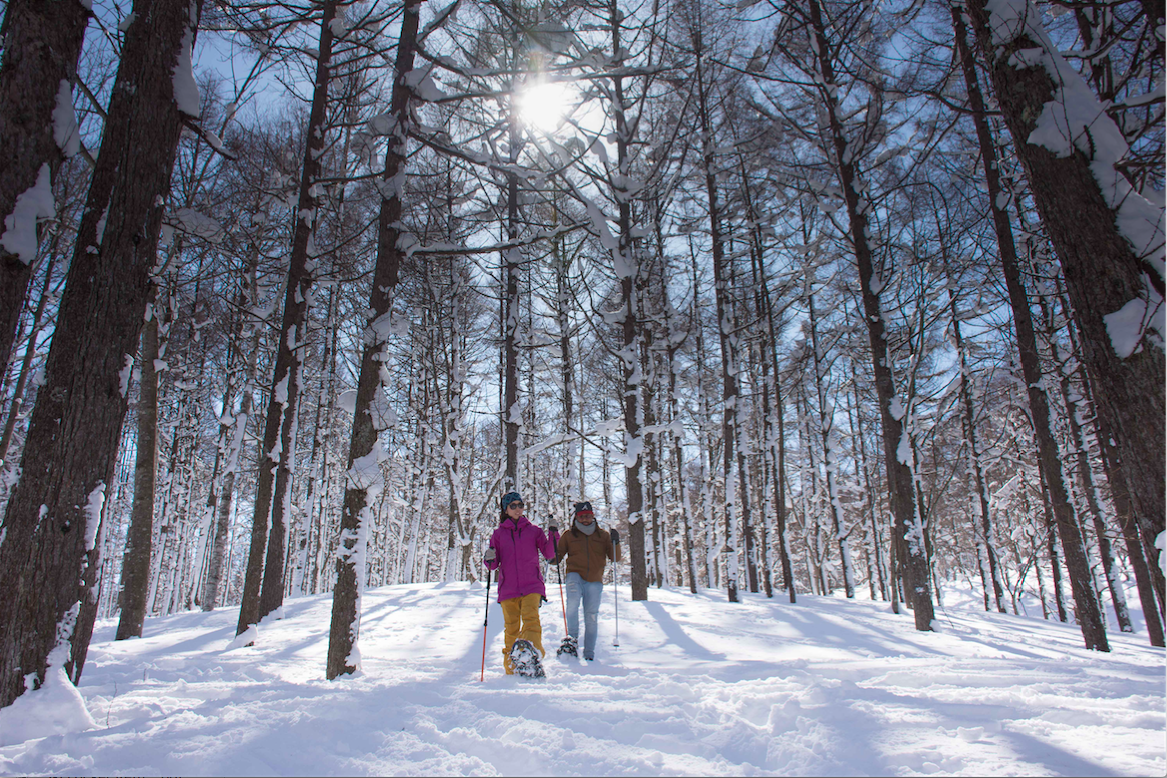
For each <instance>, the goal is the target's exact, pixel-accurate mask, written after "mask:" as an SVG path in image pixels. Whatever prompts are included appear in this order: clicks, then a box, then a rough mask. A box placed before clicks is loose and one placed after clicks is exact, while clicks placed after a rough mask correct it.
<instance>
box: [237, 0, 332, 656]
mask: <svg viewBox="0 0 1167 778" xmlns="http://www.w3.org/2000/svg"><path fill="white" fill-rule="evenodd" d="M336 8H337V0H325V2H323V3H322V5H321V18H320V43H319V55H318V56H317V58H316V77H315V82H314V85H313V90H312V108H311V110H310V112H309V114H308V126H307V130H306V132H305V138H306V139H307V142H306V143H305V147H304V158H303V163H302V165H303V166H302V169H301V174H300V193H299V199H298V201H297V205H296V213H295V225H296V226H295V229H294V232H293V233H292V251H291V256H290V258H289V261H288V281H287V288H286V290H285V293H284V314H283V321H282V322H281V325H280V339H279V345H278V347H277V350H276V361H275V370H274V372H273V375H272V383H271V393H270V395H269V397H268V406H267V418H266V422H265V425H264V433H263V451H262V452H260V466H259V474H258V478H257V484H256V490H255V510H254V513H253V514H252V524H251V546H250V550H249V552H248V555H247V574H246V577H245V578H244V583H243V599H242V601H241V602H240V604H239V623H238V624H237V626H236V631H235V634H237V635H242V634H243V633H244V632H245V631H247V629H248V628H249V627H250V626H251V625H253V624H258V623H259V621H260V620H261V619H263V617H264V616H266V615H268V614H269V613H271V612H273V611H274V610H276V609H277V608H279V607H280V606H281V605H282V604H283V601H284V555H285V548H284V540H285V536H286V533H287V516H286V514H287V511H288V509H289V500H290V491H291V482H292V472H293V466H294V463H295V455H296V434H295V433H296V419H297V408H298V400H299V394H300V369H301V367H302V365H303V345H304V343H305V341H306V340H307V335H308V331H307V326H306V320H307V316H308V306H309V303H310V299H311V298H310V296H311V289H312V280H313V278H312V274H313V272H314V271H315V269H316V260H315V258H314V257H309V256H308V247H309V241H310V238H311V237H312V233H313V231H314V229H315V222H316V209H317V205H318V203H317V195H316V192H317V189H318V185H317V183H316V182H317V181H318V180H319V179H320V171H321V162H320V160H321V157H322V155H323V151H324V141H325V122H326V115H325V114H326V108H327V104H328V85H329V80H330V78H331V72H332V71H331V66H330V63H329V61H330V59H331V57H332V43H333V39H334V38H333V32H332V21H333V19H335V18H336ZM269 520H270V533H269V529H268V527H269ZM265 552H266V554H265ZM265 556H266V560H265ZM261 587H262V590H261Z"/></svg>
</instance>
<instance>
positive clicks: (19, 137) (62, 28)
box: [0, 0, 92, 367]
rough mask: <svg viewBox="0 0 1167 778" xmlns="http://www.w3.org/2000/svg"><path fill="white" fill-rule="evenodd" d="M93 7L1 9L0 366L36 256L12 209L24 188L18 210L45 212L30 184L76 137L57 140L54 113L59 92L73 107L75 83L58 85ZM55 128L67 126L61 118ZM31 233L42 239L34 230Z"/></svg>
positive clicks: (16, 1) (17, 0)
mask: <svg viewBox="0 0 1167 778" xmlns="http://www.w3.org/2000/svg"><path fill="white" fill-rule="evenodd" d="M91 14H92V11H90V10H89V9H88V8H87V7H86V4H85V3H79V2H64V3H46V2H43V0H11V1H10V2H9V3H8V8H7V10H6V12H5V14H4V25H3V29H2V30H0V34H2V35H3V36H4V38H5V45H4V61H3V62H0V367H3V366H4V365H7V364H8V360H9V358H10V356H11V354H12V345H13V338H14V336H15V333H16V328H17V323H18V322H19V320H20V311H21V309H22V308H23V307H24V298H25V295H27V294H28V284H29V281H30V280H31V279H32V263H33V260H34V259H36V251H35V243H34V245H29V244H28V243H27V241H18V240H17V239H16V231H15V230H14V229H13V228H14V227H16V226H17V220H18V219H20V217H19V215H18V214H16V213H14V211H15V210H16V206H17V203H18V201H19V200H20V199H21V197H22V195H25V193H29V195H28V197H27V198H26V199H25V200H24V202H23V203H21V210H22V211H26V210H41V213H42V214H44V211H43V204H42V208H41V209H37V208H35V206H34V205H33V203H32V200H33V196H32V194H31V191H30V190H32V189H33V188H34V187H35V186H36V185H37V181H38V179H39V178H40V177H41V176H42V175H44V176H45V181H44V183H47V184H49V186H50V187H51V184H52V181H53V179H54V178H55V177H56V174H57V169H58V168H59V167H60V166H61V162H62V161H63V160H64V159H65V148H64V147H62V146H61V144H62V143H64V144H65V146H66V147H67V146H68V144H69V142H70V141H72V142H73V143H76V142H77V141H78V140H79V138H71V139H70V138H65V137H62V138H60V139H58V138H57V137H56V134H57V129H58V123H57V122H56V121H54V115H53V114H54V111H55V110H56V109H57V107H58V95H62V94H63V93H65V92H68V95H69V106H68V108H69V111H72V110H73V102H72V90H71V88H70V89H67V90H66V89H62V87H63V86H65V87H68V86H69V85H70V84H72V82H73V81H75V80H76V78H77V58H78V57H79V56H80V55H81V43H82V41H83V40H84V38H85V27H86V26H87V25H88V24H89V17H90V15H91ZM63 107H64V106H62V108H63ZM60 129H61V130H62V131H64V130H65V129H66V127H65V125H64V124H61V125H60ZM74 132H76V129H75V128H74ZM62 134H63V133H62ZM42 171H43V173H42ZM49 195H50V196H51V188H50V190H49ZM10 219H11V221H9V220H10ZM28 226H30V227H35V225H31V224H30V225H28ZM35 237H36V238H37V239H39V237H40V231H39V230H37V231H36V235H35ZM21 243H23V244H24V245H23V246H22V245H18V244H21ZM30 252H31V253H30Z"/></svg>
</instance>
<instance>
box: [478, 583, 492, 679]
mask: <svg viewBox="0 0 1167 778" xmlns="http://www.w3.org/2000/svg"><path fill="white" fill-rule="evenodd" d="M490 572H491V571H490V570H489V569H487V571H486V615H484V616H483V617H482V670H481V671H480V672H479V673H478V680H479V681H485V680H486V624H487V622H488V621H489V620H490Z"/></svg>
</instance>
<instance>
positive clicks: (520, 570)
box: [486, 516, 559, 602]
mask: <svg viewBox="0 0 1167 778" xmlns="http://www.w3.org/2000/svg"><path fill="white" fill-rule="evenodd" d="M557 542H559V533H557V532H553V533H551V537H547V535H546V534H545V533H544V532H543V530H542V529H540V528H539V527H536V526H535V525H534V524H532V523H531V522H529V521H527V517H526V516H520V517H519V520H518V521H517V522H516V521H511V519H509V518H507V519H503V521H502V523H501V524H499V525H498V529H496V530H495V531H494V534H493V535H491V536H490V543H489V544H488V545H489V546H490V547H491V548H493V549H494V553H495V554H496V555H497V556H495V558H494V561H491V562H487V563H486V566H487V568H489V569H491V570H498V601H499V602H502V601H503V600H509V599H511V598H512V597H522V596H524V595H527V594H541V595H543V596H546V595H547V590H546V588H545V587H544V586H543V571H542V569H541V568H540V565H539V554H540V553H542V554H543V557H544V558H545V559H548V560H551V559H554V558H555V544H556V543H557Z"/></svg>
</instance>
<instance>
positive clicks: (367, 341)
mask: <svg viewBox="0 0 1167 778" xmlns="http://www.w3.org/2000/svg"><path fill="white" fill-rule="evenodd" d="M422 1H423V0H405V4H404V15H403V18H402V22H401V33H400V37H399V38H398V42H397V59H396V61H395V63H394V80H393V94H392V97H391V102H390V107H389V112H390V115H391V116H392V118H393V133H392V135H391V136H390V142H389V148H388V149H387V151H386V153H385V172H384V174H383V176H382V182H383V184H384V187H383V188H382V196H381V212H380V217H379V219H378V223H377V265H376V267H375V268H374V270H373V287H372V290H371V291H370V293H369V317H368V319H367V321H366V325H365V335H364V348H363V349H362V352H361V371H360V376H359V378H358V380H357V398H356V407H355V409H354V412H353V430H352V438H351V440H350V442H349V454H348V478H347V480H346V483H347V486H346V488H345V492H344V505H343V508H342V509H341V518H340V548H339V549H338V552H337V560H336V585H335V586H334V587H333V592H332V623H331V626H330V629H329V635H328V657H327V664H326V667H325V676H326V677H327V678H328V679H329V680H332V679H334V678H336V677H338V676H340V675H349V674H351V673H353V672H355V671H356V670H357V669H358V667H359V666H360V652H359V650H358V649H357V639H358V637H359V633H360V618H361V602H360V600H361V593H362V591H363V590H364V585H365V580H364V578H365V551H366V545H367V533H368V532H369V530H370V527H371V524H372V520H371V513H372V507H371V504H370V503H371V501H372V498H373V497H374V496H375V495H376V494H378V493H379V492H380V491H381V489H382V488H383V487H382V476H381V471H380V467H381V466H380V460H381V458H382V457H383V452H382V450H381V441H380V433H381V431H382V430H384V429H386V428H387V426H388V422H389V419H388V415H387V413H386V410H387V409H386V408H385V407H384V389H383V383H382V381H383V379H384V378H387V377H388V376H387V375H386V376H383V375H382V371H383V370H384V367H383V364H382V362H381V356H382V354H383V352H384V348H385V343H386V341H387V339H388V334H389V327H388V325H389V319H390V316H391V315H392V308H393V298H394V293H395V291H396V287H397V281H398V273H399V270H400V267H401V260H402V255H403V250H402V248H401V245H400V244H401V235H402V229H401V198H402V195H403V194H404V191H403V190H404V181H405V169H406V164H407V151H408V149H407V146H406V142H407V138H408V129H409V101H410V97H411V92H410V88H409V86H408V85H407V84H406V82H405V76H406V74H408V73H409V72H410V71H411V70H413V60H414V55H415V52H416V48H417V26H418V11H419V9H420V7H421V3H422Z"/></svg>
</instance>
